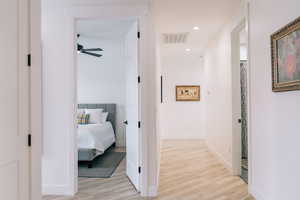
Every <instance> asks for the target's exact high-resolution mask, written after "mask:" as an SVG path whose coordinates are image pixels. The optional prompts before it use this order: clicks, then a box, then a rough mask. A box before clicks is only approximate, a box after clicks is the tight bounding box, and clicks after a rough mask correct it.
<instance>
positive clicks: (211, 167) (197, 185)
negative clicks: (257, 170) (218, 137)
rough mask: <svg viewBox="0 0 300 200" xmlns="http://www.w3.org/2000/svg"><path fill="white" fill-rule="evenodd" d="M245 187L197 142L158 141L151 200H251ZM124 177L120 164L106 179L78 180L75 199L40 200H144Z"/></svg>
mask: <svg viewBox="0 0 300 200" xmlns="http://www.w3.org/2000/svg"><path fill="white" fill-rule="evenodd" d="M247 193H248V192H247V185H246V184H245V183H244V182H243V181H242V180H241V179H240V178H239V177H234V176H231V175H230V173H229V171H228V170H227V169H226V168H224V166H223V165H222V164H221V163H220V162H219V160H218V159H217V158H216V157H215V156H214V155H213V154H212V153H211V152H209V150H208V148H207V147H206V145H205V143H204V142H203V141H200V140H198V141H197V140H196V141H195V140H193V141H182V140H180V141H172V140H167V141H163V142H162V160H161V175H160V187H159V197H157V198H154V199H155V200H254V199H253V198H251V197H249V196H248V195H247ZM145 199H152V198H142V197H140V196H139V194H137V193H136V191H135V189H134V188H133V186H132V185H131V184H130V182H129V181H128V179H127V177H126V174H125V161H123V162H122V163H121V164H120V166H119V167H118V169H117V170H116V172H115V174H114V175H113V177H112V178H110V179H87V178H80V179H79V193H78V194H77V195H76V196H75V197H60V196H45V197H44V198H43V200H145Z"/></svg>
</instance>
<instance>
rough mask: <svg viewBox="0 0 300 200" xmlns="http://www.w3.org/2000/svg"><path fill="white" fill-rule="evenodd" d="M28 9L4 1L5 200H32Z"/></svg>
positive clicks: (0, 104) (0, 64)
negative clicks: (29, 135) (28, 143)
mask: <svg viewBox="0 0 300 200" xmlns="http://www.w3.org/2000/svg"><path fill="white" fill-rule="evenodd" d="M27 6H28V2H27V0H1V1H0V24H1V26H0V110H1V113H2V114H1V115H0V138H1V139H0V199H1V200H29V177H28V176H29V168H28V166H29V165H28V161H29V154H28V153H29V152H28V149H29V148H28V146H27V133H28V124H29V123H28V122H29V116H28V108H29V106H28V105H29V101H28V96H29V94H28V93H29V90H28V67H27V66H26V60H27V59H26V57H27V47H28V45H27V44H28V32H27V30H28V29H27V28H28V23H27V22H28V21H27V19H28V18H27V17H26V16H28V12H27V11H28V9H27ZM25 38H26V39H25ZM24 116H26V117H24ZM25 133H26V134H25Z"/></svg>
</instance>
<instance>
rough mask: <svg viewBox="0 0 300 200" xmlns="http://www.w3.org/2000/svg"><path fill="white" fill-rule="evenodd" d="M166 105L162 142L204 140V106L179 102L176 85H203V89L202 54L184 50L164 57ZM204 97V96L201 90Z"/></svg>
mask: <svg viewBox="0 0 300 200" xmlns="http://www.w3.org/2000/svg"><path fill="white" fill-rule="evenodd" d="M161 62H162V64H161V65H162V75H163V93H164V94H163V101H164V102H163V104H162V106H161V108H162V117H161V120H162V121H161V127H162V135H161V137H162V139H203V135H204V133H203V132H202V131H203V130H202V123H201V122H202V111H203V110H202V104H203V101H204V99H203V98H202V96H201V101H196V102H178V101H176V92H175V91H176V90H175V87H176V85H200V87H202V71H203V64H202V59H201V58H200V56H199V55H191V54H190V53H188V52H185V51H183V54H182V55H179V56H172V57H169V56H167V57H164V56H162V61H161ZM200 90H201V95H202V93H203V91H202V88H201V89H200Z"/></svg>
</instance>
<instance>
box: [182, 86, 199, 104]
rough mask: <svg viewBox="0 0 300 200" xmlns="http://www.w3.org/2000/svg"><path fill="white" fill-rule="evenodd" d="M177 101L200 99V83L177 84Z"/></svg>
mask: <svg viewBox="0 0 300 200" xmlns="http://www.w3.org/2000/svg"><path fill="white" fill-rule="evenodd" d="M176 101H200V86H199V85H178V86H176Z"/></svg>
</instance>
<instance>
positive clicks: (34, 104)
mask: <svg viewBox="0 0 300 200" xmlns="http://www.w3.org/2000/svg"><path fill="white" fill-rule="evenodd" d="M29 5H30V15H29V16H30V51H31V68H30V130H31V135H32V147H31V170H30V176H31V192H30V193H31V194H30V196H31V198H30V200H41V198H42V194H41V191H42V189H41V187H42V181H41V179H42V178H41V177H42V170H41V167H42V123H43V121H42V109H43V108H42V64H41V63H42V62H41V60H42V51H41V0H30V3H29Z"/></svg>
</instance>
